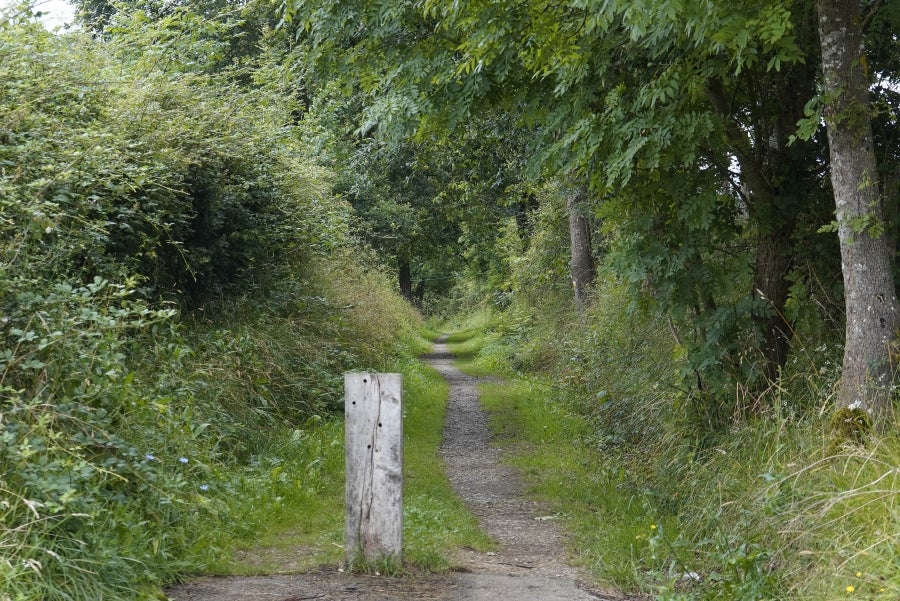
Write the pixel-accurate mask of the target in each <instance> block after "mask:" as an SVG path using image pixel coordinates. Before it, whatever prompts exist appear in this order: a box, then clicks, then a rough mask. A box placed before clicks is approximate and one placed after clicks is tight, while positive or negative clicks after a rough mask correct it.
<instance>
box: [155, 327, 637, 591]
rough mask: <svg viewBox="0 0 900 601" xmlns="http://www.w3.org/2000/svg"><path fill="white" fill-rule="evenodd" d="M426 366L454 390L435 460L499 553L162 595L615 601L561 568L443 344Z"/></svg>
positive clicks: (472, 389)
mask: <svg viewBox="0 0 900 601" xmlns="http://www.w3.org/2000/svg"><path fill="white" fill-rule="evenodd" d="M426 359H427V360H428V361H429V363H430V364H431V365H432V366H433V367H435V369H437V370H438V371H439V372H440V373H441V375H442V376H444V378H446V379H447V381H448V382H449V383H450V399H449V403H448V406H447V418H446V422H445V426H444V443H443V445H442V447H441V456H442V458H443V460H444V463H445V466H446V471H447V476H448V478H449V479H450V481H451V483H452V484H453V487H454V489H455V490H456V491H457V493H458V494H459V495H460V497H462V498H463V500H464V501H465V502H466V504H467V505H468V506H469V508H470V509H471V510H472V512H473V513H474V514H475V515H476V516H478V519H479V521H480V523H481V526H482V528H484V530H485V531H486V532H487V533H488V534H489V535H491V536H492V537H493V538H494V539H496V540H497V542H498V543H499V548H498V550H497V551H495V552H488V553H481V552H477V551H474V550H471V549H461V550H459V551H458V553H457V554H456V556H455V558H454V562H453V563H454V564H455V565H457V566H459V570H460V571H459V572H455V573H451V574H437V575H425V576H423V575H416V576H412V577H407V578H379V577H371V576H358V575H350V574H344V573H342V572H339V571H337V570H323V571H320V572H315V573H311V574H298V575H290V576H261V577H252V578H237V577H228V578H201V579H199V580H196V581H194V582H191V583H189V584H186V585H183V586H179V587H176V588H172V589H170V590H168V591H167V594H168V596H169V598H170V599H171V600H172V601H305V600H309V599H321V600H322V601H419V600H436V601H437V600H440V601H590V600H595V599H607V600H609V599H620V598H621V597H617V596H614V595H605V594H603V593H601V592H600V591H596V590H594V591H589V590H588V588H589V587H587V586H585V584H584V581H583V580H582V578H581V575H580V574H579V573H578V571H577V570H575V569H574V568H572V567H571V566H569V565H568V564H567V563H566V561H565V551H564V544H563V539H562V535H561V533H560V531H559V529H558V527H557V525H556V523H555V522H554V520H553V519H552V517H553V516H550V515H549V514H548V510H547V508H546V507H544V506H542V505H541V504H539V503H537V502H535V501H533V500H530V499H529V498H528V497H527V496H526V494H525V485H524V483H523V481H522V479H521V477H520V476H519V474H518V473H517V472H516V471H515V470H514V469H513V468H511V467H509V466H507V465H504V464H502V463H501V455H500V451H498V450H497V449H496V448H495V447H492V446H491V443H490V439H491V435H490V431H489V429H488V425H487V416H486V415H485V413H484V411H483V410H482V408H481V404H480V403H479V401H478V392H477V388H476V384H477V381H478V380H477V378H474V377H472V376H467V375H465V374H463V373H462V372H461V371H459V370H458V369H457V368H456V367H455V366H454V365H453V356H452V355H451V354H450V352H449V351H448V349H447V347H446V345H445V344H444V343H443V340H441V341H439V342H438V343H437V344H436V345H435V348H434V352H432V353H431V354H429V355H428V356H427V357H426Z"/></svg>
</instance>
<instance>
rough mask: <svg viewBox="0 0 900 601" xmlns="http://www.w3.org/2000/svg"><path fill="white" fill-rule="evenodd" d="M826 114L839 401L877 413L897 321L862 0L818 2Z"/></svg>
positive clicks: (886, 400)
mask: <svg viewBox="0 0 900 601" xmlns="http://www.w3.org/2000/svg"><path fill="white" fill-rule="evenodd" d="M817 6H818V9H819V39H820V42H821V44H822V66H823V69H824V72H825V94H826V98H827V99H828V102H827V104H826V107H825V120H826V124H827V128H828V142H829V148H830V158H831V165H830V168H831V185H832V188H833V189H834V200H835V206H836V211H835V215H836V218H837V223H838V238H839V240H840V245H841V269H842V271H843V276H844V297H845V302H846V319H847V324H846V340H845V345H844V366H843V372H842V380H841V389H840V392H839V394H838V399H837V407H838V409H840V408H844V407H846V408H850V409H859V410H863V411H866V412H868V413H870V414H872V415H873V417H874V418H875V421H876V424H877V423H878V420H879V418H880V417H883V416H884V414H885V413H886V411H887V409H888V408H889V406H890V398H891V397H890V390H889V385H890V383H891V378H892V361H891V359H890V346H891V344H892V343H893V341H894V340H895V338H896V332H897V327H898V306H897V297H896V293H895V291H894V281H893V278H892V275H891V266H890V259H889V257H890V249H889V244H888V241H887V239H886V237H885V236H884V235H883V230H884V223H883V216H882V209H881V199H880V196H879V189H878V175H877V169H876V162H875V152H874V146H873V141H872V123H871V119H870V115H869V93H868V88H869V81H868V74H867V72H866V71H867V68H866V61H865V55H864V54H863V42H862V31H861V26H860V22H861V15H860V8H859V3H858V2H857V0H819V1H818V4H817Z"/></svg>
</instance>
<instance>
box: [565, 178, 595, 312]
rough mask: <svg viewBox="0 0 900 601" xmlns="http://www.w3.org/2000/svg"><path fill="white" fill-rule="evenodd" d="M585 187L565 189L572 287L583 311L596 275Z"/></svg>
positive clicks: (578, 305)
mask: <svg viewBox="0 0 900 601" xmlns="http://www.w3.org/2000/svg"><path fill="white" fill-rule="evenodd" d="M586 199H587V189H586V188H585V187H584V186H577V187H574V188H570V189H568V190H566V212H567V213H568V215H569V240H570V242H571V262H570V267H571V272H572V288H573V289H574V292H575V306H576V307H577V308H578V311H579V312H580V311H583V310H584V306H585V303H586V302H587V293H588V289H589V288H590V286H591V284H592V283H593V282H594V277H595V276H596V268H595V267H594V256H593V254H592V252H591V224H590V221H589V220H588V218H587V217H586V216H585V215H584V204H585V200H586Z"/></svg>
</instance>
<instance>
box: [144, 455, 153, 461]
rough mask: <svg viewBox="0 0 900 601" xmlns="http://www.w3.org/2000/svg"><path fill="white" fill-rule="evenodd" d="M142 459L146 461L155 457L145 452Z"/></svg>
mask: <svg viewBox="0 0 900 601" xmlns="http://www.w3.org/2000/svg"><path fill="white" fill-rule="evenodd" d="M144 459H146V460H147V461H153V460H154V459H156V457H154V456H153V455H151V454H150V453H147V454H146V455H144Z"/></svg>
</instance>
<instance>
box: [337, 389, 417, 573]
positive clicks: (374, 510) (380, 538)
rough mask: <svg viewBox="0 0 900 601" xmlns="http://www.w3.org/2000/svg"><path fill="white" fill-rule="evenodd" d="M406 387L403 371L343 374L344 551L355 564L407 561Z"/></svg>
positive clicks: (350, 561) (349, 560) (348, 559)
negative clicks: (403, 391) (404, 552)
mask: <svg viewBox="0 0 900 601" xmlns="http://www.w3.org/2000/svg"><path fill="white" fill-rule="evenodd" d="M401 388H402V377H401V375H400V374H372V373H350V374H345V375H344V392H345V398H344V412H345V414H346V422H345V434H346V436H345V440H346V451H345V457H346V474H347V476H346V477H347V488H346V503H347V507H346V512H347V523H346V530H345V532H346V537H345V538H346V540H345V545H346V546H345V550H346V555H347V561H348V562H349V563H351V564H353V563H356V562H358V561H360V560H363V561H365V562H369V563H371V562H376V561H389V562H397V563H400V562H401V561H402V555H401V551H402V548H403V413H402V403H401Z"/></svg>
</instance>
